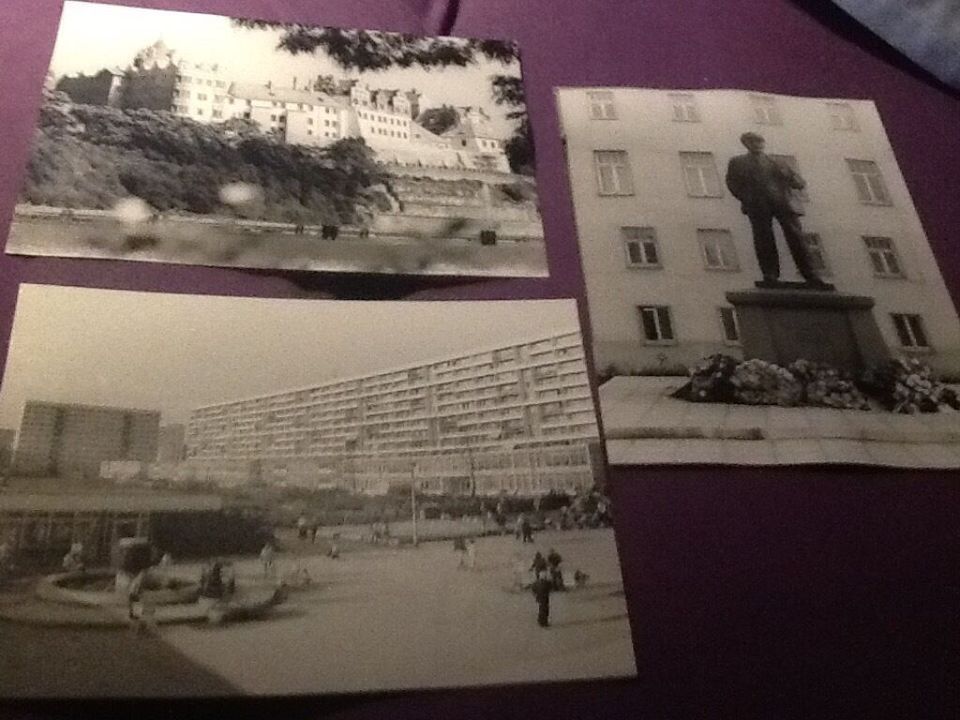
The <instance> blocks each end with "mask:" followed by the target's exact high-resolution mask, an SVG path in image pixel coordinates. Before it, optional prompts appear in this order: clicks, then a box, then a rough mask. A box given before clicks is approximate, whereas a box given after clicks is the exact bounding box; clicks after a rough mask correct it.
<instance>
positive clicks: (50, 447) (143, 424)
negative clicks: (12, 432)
mask: <svg viewBox="0 0 960 720" xmlns="http://www.w3.org/2000/svg"><path fill="white" fill-rule="evenodd" d="M159 429H160V413H159V412H158V411H153V410H131V409H127V408H114V407H102V406H92V405H74V404H66V403H51V402H38V401H28V402H27V403H26V404H25V405H24V409H23V417H22V420H21V423H20V431H19V435H18V438H17V447H16V450H15V452H14V473H15V474H17V475H24V476H34V477H57V478H61V479H84V480H93V479H97V478H99V476H100V465H101V463H103V462H104V461H111V460H136V461H139V462H144V463H148V462H154V461H155V460H156V459H157V443H158V436H159Z"/></svg>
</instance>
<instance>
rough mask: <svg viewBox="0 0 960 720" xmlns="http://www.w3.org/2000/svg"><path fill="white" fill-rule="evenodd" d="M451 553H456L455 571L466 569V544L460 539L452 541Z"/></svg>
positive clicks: (456, 538)
mask: <svg viewBox="0 0 960 720" xmlns="http://www.w3.org/2000/svg"><path fill="white" fill-rule="evenodd" d="M453 551H454V552H455V553H457V570H463V569H464V568H466V567H467V543H466V542H465V541H464V539H463V538H462V537H455V538H454V539H453Z"/></svg>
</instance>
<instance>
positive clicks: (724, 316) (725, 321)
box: [717, 307, 740, 345]
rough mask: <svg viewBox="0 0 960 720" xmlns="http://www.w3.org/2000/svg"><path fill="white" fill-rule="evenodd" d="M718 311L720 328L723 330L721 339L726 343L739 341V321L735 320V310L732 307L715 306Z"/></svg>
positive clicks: (730, 343)
mask: <svg viewBox="0 0 960 720" xmlns="http://www.w3.org/2000/svg"><path fill="white" fill-rule="evenodd" d="M717 310H718V311H719V312H720V329H721V330H722V331H723V341H724V342H725V343H727V344H728V345H737V344H739V343H740V322H739V321H738V320H737V311H736V310H734V309H733V308H732V307H721V308H717Z"/></svg>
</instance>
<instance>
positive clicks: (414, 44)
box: [233, 19, 520, 72]
mask: <svg viewBox="0 0 960 720" xmlns="http://www.w3.org/2000/svg"><path fill="white" fill-rule="evenodd" d="M233 22H234V24H235V25H237V26H238V27H244V28H251V29H272V30H280V31H281V33H282V34H281V36H280V41H279V44H278V47H279V48H280V49H281V50H285V51H286V52H289V53H291V54H293V55H299V54H307V55H312V54H314V53H316V52H317V51H321V52H323V53H324V54H325V55H327V56H328V57H329V58H330V59H331V60H333V61H334V62H336V63H337V64H338V65H339V66H340V67H342V68H343V69H345V70H359V71H360V72H366V71H371V70H387V69H389V68H394V67H399V68H409V67H414V66H416V67H420V68H422V69H424V70H430V69H432V68H438V67H441V68H442V67H450V66H455V67H466V66H468V65H474V64H476V62H477V60H478V59H479V58H481V57H483V58H486V59H488V60H494V61H497V62H500V63H502V64H504V65H510V64H512V63H515V62H519V59H520V54H519V50H518V49H517V45H516V43H513V42H509V41H506V40H472V39H470V40H468V39H460V38H448V37H423V36H420V35H409V34H406V33H393V32H381V31H378V30H347V29H342V28H327V27H317V26H313V25H300V24H289V23H280V22H270V21H267V20H244V19H237V20H234V21H233Z"/></svg>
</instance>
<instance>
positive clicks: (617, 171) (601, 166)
mask: <svg viewBox="0 0 960 720" xmlns="http://www.w3.org/2000/svg"><path fill="white" fill-rule="evenodd" d="M593 160H594V163H595V165H596V169H597V186H598V188H599V192H600V194H601V195H633V178H632V176H631V175H630V165H629V164H628V161H627V153H626V151H624V150H594V151H593Z"/></svg>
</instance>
